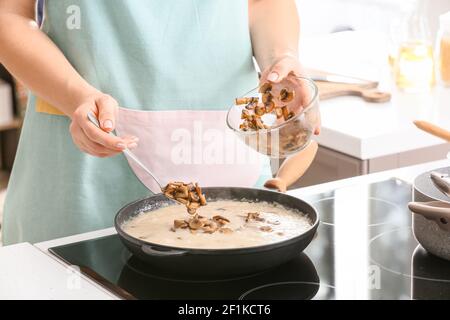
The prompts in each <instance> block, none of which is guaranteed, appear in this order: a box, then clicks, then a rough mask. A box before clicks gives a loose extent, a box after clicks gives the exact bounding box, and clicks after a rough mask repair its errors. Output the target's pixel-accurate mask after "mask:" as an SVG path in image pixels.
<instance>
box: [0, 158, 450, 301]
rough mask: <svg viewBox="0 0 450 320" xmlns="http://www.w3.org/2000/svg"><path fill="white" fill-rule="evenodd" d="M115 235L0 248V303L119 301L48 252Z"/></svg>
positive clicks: (405, 175) (374, 177) (367, 179)
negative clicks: (16, 300)
mask: <svg viewBox="0 0 450 320" xmlns="http://www.w3.org/2000/svg"><path fill="white" fill-rule="evenodd" d="M446 166H450V160H448V159H446V160H442V161H437V162H432V163H427V164H422V165H418V166H413V167H407V168H402V169H396V170H392V171H386V172H380V173H376V174H371V175H366V176H360V177H355V178H350V179H345V180H339V181H334V182H330V183H326V184H322V185H317V186H312V187H308V188H303V189H297V190H292V191H290V192H289V194H291V195H293V196H296V197H302V196H306V195H310V194H317V193H322V192H326V191H329V190H333V189H337V188H341V187H345V186H350V185H355V184H360V183H361V184H362V183H371V182H376V181H382V180H386V179H389V178H392V177H395V178H399V179H401V180H403V181H406V182H410V183H411V182H413V180H414V178H415V177H416V176H417V175H419V174H420V173H422V172H425V171H428V170H432V169H436V168H440V167H446ZM114 233H115V229H114V228H109V229H104V230H98V231H94V232H90V233H85V234H80V235H75V236H71V237H66V238H62V239H55V240H51V241H47V242H42V243H38V244H35V245H34V246H32V245H30V244H27V243H24V244H18V245H13V246H8V247H3V248H0V261H1V263H0V299H14V298H18V299H116V298H117V297H115V296H114V295H113V294H111V293H109V292H108V291H106V290H105V289H103V288H102V287H100V286H99V285H98V284H96V283H94V282H93V281H91V280H90V279H88V278H87V277H85V276H84V275H80V274H79V273H78V272H77V271H76V270H75V271H74V269H73V268H71V267H69V266H67V265H66V264H64V263H63V262H62V261H60V260H58V259H57V258H56V257H54V256H52V255H51V254H50V253H49V252H48V248H51V247H54V246H59V245H64V244H68V243H73V242H78V241H83V240H87V239H93V238H98V237H103V236H106V235H111V234H114Z"/></svg>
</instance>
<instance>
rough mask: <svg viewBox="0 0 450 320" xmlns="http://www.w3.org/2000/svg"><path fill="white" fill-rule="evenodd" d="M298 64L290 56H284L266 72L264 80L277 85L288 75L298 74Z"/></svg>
mask: <svg viewBox="0 0 450 320" xmlns="http://www.w3.org/2000/svg"><path fill="white" fill-rule="evenodd" d="M300 69H301V67H300V64H299V63H298V61H297V59H296V58H294V57H291V56H285V57H282V58H281V59H279V60H278V61H277V62H275V63H274V64H273V65H272V67H271V68H270V69H269V70H268V72H266V74H265V75H266V77H265V78H266V79H267V80H268V81H270V82H273V83H279V82H281V81H282V80H283V79H284V78H286V77H287V76H288V75H289V74H290V73H295V74H296V75H299V74H300V71H301V70H300Z"/></svg>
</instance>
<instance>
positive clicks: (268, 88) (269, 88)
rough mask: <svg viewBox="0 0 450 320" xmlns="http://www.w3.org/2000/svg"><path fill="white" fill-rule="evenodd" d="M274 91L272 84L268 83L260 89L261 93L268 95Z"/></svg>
mask: <svg viewBox="0 0 450 320" xmlns="http://www.w3.org/2000/svg"><path fill="white" fill-rule="evenodd" d="M270 91H272V84H271V83H270V82H266V83H264V84H263V85H262V86H261V87H260V88H259V92H260V93H267V92H270Z"/></svg>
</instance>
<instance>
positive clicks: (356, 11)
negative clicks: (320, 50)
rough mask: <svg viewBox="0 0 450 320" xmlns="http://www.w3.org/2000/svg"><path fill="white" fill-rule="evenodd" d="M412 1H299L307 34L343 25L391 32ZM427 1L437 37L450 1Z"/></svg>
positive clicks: (433, 31) (432, 28)
mask: <svg viewBox="0 0 450 320" xmlns="http://www.w3.org/2000/svg"><path fill="white" fill-rule="evenodd" d="M410 1H415V0H297V6H298V10H299V13H300V17H301V20H302V34H303V35H315V34H323V33H329V32H332V31H334V30H335V29H336V28H337V27H340V26H350V27H353V28H354V29H357V30H378V31H382V32H386V33H388V32H389V26H390V23H391V22H392V21H394V20H396V19H400V18H401V17H402V16H403V12H404V11H405V8H406V7H407V5H408V3H409V2H410ZM425 1H427V6H428V11H429V13H428V18H429V23H430V27H431V30H432V33H433V34H435V33H436V31H437V28H438V16H439V15H440V14H442V13H444V12H446V11H450V0H425Z"/></svg>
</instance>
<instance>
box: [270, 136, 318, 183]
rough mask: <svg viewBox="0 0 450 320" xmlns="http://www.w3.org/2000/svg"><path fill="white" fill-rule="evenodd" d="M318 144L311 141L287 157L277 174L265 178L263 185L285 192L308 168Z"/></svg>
mask: <svg viewBox="0 0 450 320" xmlns="http://www.w3.org/2000/svg"><path fill="white" fill-rule="evenodd" d="M318 148H319V146H318V144H317V142H316V141H314V140H313V141H311V143H310V144H309V146H307V147H306V148H305V149H304V150H302V151H300V152H299V153H297V154H294V155H293V156H291V157H289V158H287V159H286V160H285V161H284V162H283V164H282V165H281V167H280V169H279V170H278V172H277V176H276V177H275V178H273V179H270V180H267V181H266V183H265V184H264V186H265V187H266V188H269V189H276V190H278V191H280V192H286V191H287V188H288V187H289V186H290V185H292V184H293V183H295V182H296V181H297V180H298V179H300V177H301V176H303V175H304V174H305V172H306V170H308V168H309V166H310V165H311V163H312V162H313V160H314V158H315V157H316V154H317V150H318Z"/></svg>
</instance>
